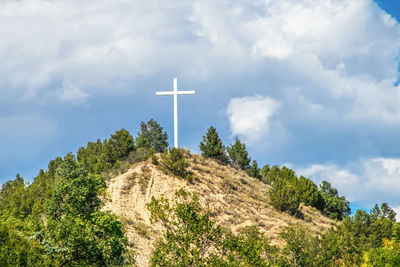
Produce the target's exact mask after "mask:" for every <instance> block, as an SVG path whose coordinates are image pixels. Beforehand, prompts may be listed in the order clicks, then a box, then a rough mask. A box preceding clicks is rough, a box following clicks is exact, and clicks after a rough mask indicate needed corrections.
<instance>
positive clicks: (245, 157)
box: [227, 137, 251, 170]
mask: <svg viewBox="0 0 400 267" xmlns="http://www.w3.org/2000/svg"><path fill="white" fill-rule="evenodd" d="M227 150H228V155H229V159H230V160H231V162H232V165H233V166H238V167H239V168H241V169H242V170H247V169H248V168H249V164H250V161H251V158H249V153H247V150H246V145H245V144H243V143H242V142H240V140H239V138H238V137H236V138H235V143H233V145H231V146H230V147H228V148H227Z"/></svg>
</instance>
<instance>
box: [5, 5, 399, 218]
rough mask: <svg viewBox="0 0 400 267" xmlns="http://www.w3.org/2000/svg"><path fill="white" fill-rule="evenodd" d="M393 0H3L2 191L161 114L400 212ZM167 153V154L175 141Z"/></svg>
mask: <svg viewBox="0 0 400 267" xmlns="http://www.w3.org/2000/svg"><path fill="white" fill-rule="evenodd" d="M399 21H400V3H399V1H396V0H376V1H373V0H352V1H348V0H320V1H315V0H279V1H278V0H263V1H259V0H256V1H247V0H220V1H215V0H214V1H211V0H201V1H200V0H199V1H183V0H181V1H179V0H174V1H172V0H163V1H161V0H146V1H143V0H137V1H127V0H97V1H93V0H81V1H79V2H77V1H72V0H53V1H48V0H20V1H13V0H0V148H1V153H0V183H3V182H5V181H7V180H9V179H13V178H14V177H15V175H16V174H17V173H20V174H21V175H22V176H23V177H25V178H26V179H27V180H28V181H31V180H32V179H33V177H35V176H36V175H37V173H38V172H39V170H40V169H46V168H47V164H48V162H49V161H50V160H51V159H54V158H55V157H57V156H64V155H65V154H66V153H68V152H76V151H77V149H78V148H79V147H81V146H84V145H86V144H87V142H89V141H95V140H97V139H101V140H104V139H106V138H108V137H109V136H110V134H112V133H114V132H115V131H116V130H119V129H121V128H125V129H127V130H128V131H129V132H131V133H132V135H133V136H136V134H137V132H138V131H139V125H140V122H141V121H147V120H149V119H151V118H154V119H155V120H156V121H158V122H159V123H160V124H161V125H162V126H163V127H164V129H165V130H166V131H167V132H168V134H169V136H170V137H173V102H172V101H173V99H172V97H166V96H163V97H159V96H157V97H156V96H155V92H156V91H163V90H172V85H173V83H172V81H173V78H174V77H177V78H178V89H179V90H195V91H196V94H195V95H185V96H179V99H178V102H179V144H180V146H181V147H185V148H189V149H190V150H191V151H192V152H196V153H199V152H200V151H199V147H198V146H199V143H200V141H201V139H202V136H203V135H204V134H205V132H206V131H207V129H208V128H209V127H210V126H214V127H215V128H216V129H217V130H218V132H219V135H220V137H221V139H222V140H223V142H224V144H225V145H230V144H231V143H232V142H233V140H234V138H235V136H238V137H239V138H240V139H241V140H242V141H243V142H244V143H245V144H246V146H247V149H248V151H249V154H250V156H251V158H252V159H255V160H257V161H258V163H259V165H260V166H263V165H265V164H270V165H274V164H278V165H286V166H288V167H290V168H293V169H294V170H295V171H296V173H297V174H298V175H304V176H306V177H308V178H310V179H312V180H313V181H314V182H315V183H317V184H319V183H321V181H322V180H327V181H329V182H331V183H332V185H333V186H334V187H336V188H338V190H339V193H340V194H341V195H344V196H346V198H347V199H348V200H350V201H351V203H352V207H353V208H363V209H367V210H369V209H370V208H372V206H373V204H375V203H382V202H387V203H389V205H390V206H391V207H393V208H394V209H395V210H397V211H398V213H400V197H398V195H399V192H400V149H399V148H400V138H399V136H400V85H399V83H400V72H399V70H400V68H399V63H400V25H399ZM169 143H170V144H171V145H172V144H173V140H172V139H170V140H169Z"/></svg>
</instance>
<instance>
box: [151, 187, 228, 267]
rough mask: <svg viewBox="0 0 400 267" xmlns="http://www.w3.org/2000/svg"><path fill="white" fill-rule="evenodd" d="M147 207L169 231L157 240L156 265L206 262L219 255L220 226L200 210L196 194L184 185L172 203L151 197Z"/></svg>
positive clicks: (153, 259)
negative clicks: (185, 189)
mask: <svg viewBox="0 0 400 267" xmlns="http://www.w3.org/2000/svg"><path fill="white" fill-rule="evenodd" d="M147 207H148V209H149V211H150V214H151V217H150V220H151V222H152V223H154V222H161V223H162V225H163V226H164V227H165V228H166V231H167V232H166V233H165V235H164V238H163V239H160V240H158V242H157V243H156V247H155V249H154V251H153V255H152V258H151V264H152V265H153V266H204V265H207V264H209V263H211V261H212V260H213V259H214V258H215V257H217V256H218V254H217V253H216V252H217V251H219V247H220V246H221V237H222V231H221V227H219V226H217V225H216V224H215V222H214V221H212V220H211V219H210V218H209V215H208V214H202V213H201V207H200V204H199V201H198V197H197V195H194V194H191V193H188V192H186V191H184V190H182V189H181V190H179V191H178V192H177V193H176V198H175V203H174V204H173V205H171V204H170V203H169V201H168V200H167V199H165V198H161V199H159V200H158V199H155V198H154V197H152V200H151V202H150V203H149V204H148V205H147Z"/></svg>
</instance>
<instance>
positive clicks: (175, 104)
mask: <svg viewBox="0 0 400 267" xmlns="http://www.w3.org/2000/svg"><path fill="white" fill-rule="evenodd" d="M174 146H175V148H178V147H179V146H178V79H177V78H174Z"/></svg>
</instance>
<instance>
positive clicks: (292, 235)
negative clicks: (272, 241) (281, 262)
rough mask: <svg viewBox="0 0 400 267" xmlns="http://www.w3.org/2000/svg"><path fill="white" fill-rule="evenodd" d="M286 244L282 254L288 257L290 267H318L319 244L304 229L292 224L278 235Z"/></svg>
mask: <svg viewBox="0 0 400 267" xmlns="http://www.w3.org/2000/svg"><path fill="white" fill-rule="evenodd" d="M279 235H280V237H281V238H283V240H285V242H286V246H285V248H284V250H283V252H284V253H285V254H286V255H287V256H288V258H289V263H290V265H292V266H320V265H318V255H319V244H318V239H317V238H315V237H313V236H312V235H311V233H309V232H308V231H307V230H306V229H305V228H304V227H302V226H301V225H299V224H292V225H289V226H287V227H285V228H284V229H283V231H282V232H281V233H280V234H279Z"/></svg>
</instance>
